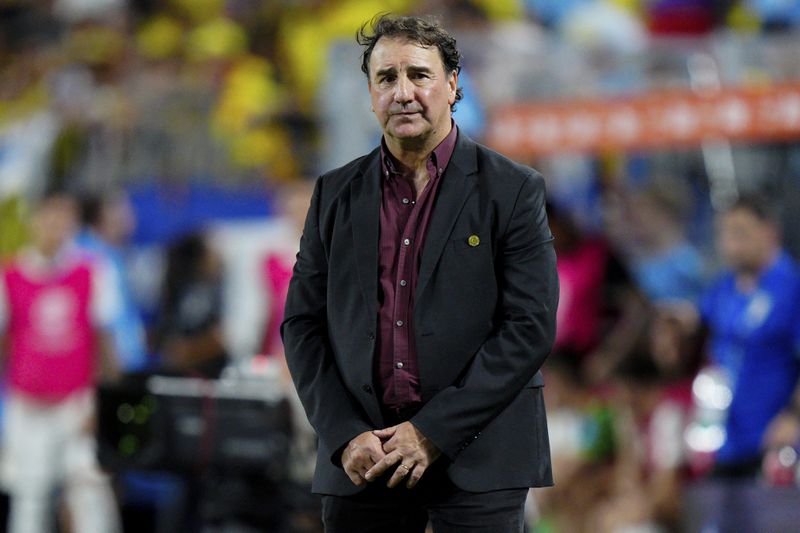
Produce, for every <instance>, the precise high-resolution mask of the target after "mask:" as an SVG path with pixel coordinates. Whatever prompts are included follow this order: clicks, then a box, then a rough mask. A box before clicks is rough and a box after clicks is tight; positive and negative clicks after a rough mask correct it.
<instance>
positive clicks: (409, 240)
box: [403, 239, 411, 246]
mask: <svg viewBox="0 0 800 533" xmlns="http://www.w3.org/2000/svg"><path fill="white" fill-rule="evenodd" d="M403 244H405V245H406V246H408V245H409V244H411V239H403Z"/></svg>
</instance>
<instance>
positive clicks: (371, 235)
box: [350, 149, 381, 317]
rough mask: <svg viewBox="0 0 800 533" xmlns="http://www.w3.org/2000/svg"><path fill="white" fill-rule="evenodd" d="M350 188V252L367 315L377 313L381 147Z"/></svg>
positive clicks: (364, 164)
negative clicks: (352, 254)
mask: <svg viewBox="0 0 800 533" xmlns="http://www.w3.org/2000/svg"><path fill="white" fill-rule="evenodd" d="M359 172H360V173H361V175H360V176H358V177H357V178H355V179H354V180H353V181H352V184H351V187H350V209H351V220H352V228H353V253H354V254H355V259H356V269H357V271H358V279H359V282H360V284H361V290H362V292H363V294H364V301H365V303H366V306H367V310H368V312H369V316H374V317H377V314H378V231H379V224H380V205H381V173H380V149H378V150H374V151H373V152H372V153H371V154H369V155H368V156H367V157H366V158H365V160H364V163H362V165H361V167H360V168H359Z"/></svg>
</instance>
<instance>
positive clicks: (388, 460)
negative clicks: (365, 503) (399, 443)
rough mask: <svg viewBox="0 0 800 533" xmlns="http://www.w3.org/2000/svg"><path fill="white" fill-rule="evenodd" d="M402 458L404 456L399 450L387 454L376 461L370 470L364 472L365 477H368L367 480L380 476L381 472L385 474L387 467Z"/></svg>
mask: <svg viewBox="0 0 800 533" xmlns="http://www.w3.org/2000/svg"><path fill="white" fill-rule="evenodd" d="M402 460H403V456H402V455H400V453H398V452H395V453H390V454H389V455H387V456H386V457H384V458H383V459H381V460H380V461H378V462H377V463H375V465H374V466H373V467H372V468H370V469H369V471H368V472H366V473H365V474H364V479H366V480H367V481H370V480H372V479H375V478H376V477H379V476H380V475H381V474H383V473H384V472H385V471H386V469H387V468H389V467H390V466H392V465H393V464H396V463H398V462H400V461H402Z"/></svg>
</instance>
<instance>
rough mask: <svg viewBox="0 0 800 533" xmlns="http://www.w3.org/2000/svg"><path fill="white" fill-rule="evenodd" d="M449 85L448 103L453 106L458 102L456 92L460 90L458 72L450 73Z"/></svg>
mask: <svg viewBox="0 0 800 533" xmlns="http://www.w3.org/2000/svg"><path fill="white" fill-rule="evenodd" d="M447 85H448V87H449V95H448V97H447V101H448V102H449V103H450V105H453V104H454V103H455V102H456V91H457V90H458V72H456V71H455V70H454V71H453V72H451V73H450V78H449V79H448V80H447Z"/></svg>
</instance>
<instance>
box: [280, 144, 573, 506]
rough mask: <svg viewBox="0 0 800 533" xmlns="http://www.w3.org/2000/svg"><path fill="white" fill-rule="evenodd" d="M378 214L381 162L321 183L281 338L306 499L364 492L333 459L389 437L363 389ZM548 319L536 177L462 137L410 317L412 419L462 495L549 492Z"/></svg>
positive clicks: (370, 339)
mask: <svg viewBox="0 0 800 533" xmlns="http://www.w3.org/2000/svg"><path fill="white" fill-rule="evenodd" d="M380 199H381V173H380V150H379V149H376V150H374V151H373V152H372V153H370V154H369V155H367V156H364V157H361V158H359V159H356V160H355V161H353V162H351V163H349V164H347V165H345V166H343V167H341V168H339V169H336V170H334V171H331V172H329V173H327V174H325V175H323V176H322V177H321V178H320V179H319V180H318V181H317V184H316V188H315V190H314V194H313V197H312V199H311V206H310V208H309V211H308V216H307V219H306V223H305V229H304V230H303V237H302V239H301V242H300V252H299V253H298V255H297V263H296V265H295V268H294V274H293V277H292V281H291V285H290V286H289V295H288V299H287V302H286V314H285V318H284V321H283V324H282V326H281V332H282V335H283V340H284V345H285V351H286V359H287V362H288V364H289V369H290V371H291V374H292V377H293V380H294V383H295V385H296V387H297V391H298V393H299V395H300V399H301V400H302V403H303V405H304V407H305V409H306V413H307V415H308V418H309V420H310V422H311V424H312V426H313V427H314V428H315V430H316V432H317V434H318V436H319V450H318V455H317V466H316V472H315V476H314V482H313V487H312V490H313V491H314V492H317V493H322V494H335V495H347V494H353V493H356V492H358V491H359V490H361V489H360V488H359V487H356V486H355V485H353V483H352V482H351V481H350V480H349V478H348V477H347V476H346V475H345V473H344V470H343V469H342V467H341V463H340V460H341V457H340V453H341V450H342V448H343V447H344V446H345V445H346V444H347V443H348V442H349V441H350V440H351V439H352V438H354V437H355V436H357V435H359V434H360V433H362V432H365V431H369V430H372V429H376V428H382V427H386V424H385V421H384V420H383V416H382V414H381V409H380V405H379V397H378V394H377V389H376V386H375V381H374V380H373V367H374V357H375V352H376V350H375V348H376V346H375V335H376V331H377V318H378V306H377V302H378V232H379V227H378V215H379V207H380ZM471 235H477V236H478V237H479V239H480V244H478V245H477V246H470V244H469V243H468V239H469V237H470V236H471ZM473 241H474V239H473ZM557 304H558V278H557V274H556V258H555V253H554V251H553V246H552V235H551V233H550V229H549V227H548V225H547V217H546V215H545V188H544V181H543V179H542V177H541V175H539V174H538V173H537V172H536V171H535V170H533V169H531V168H529V167H525V166H522V165H519V164H516V163H514V162H512V161H510V160H508V159H506V158H505V157H503V156H501V155H499V154H497V153H496V152H493V151H492V150H489V149H488V148H486V147H483V146H481V145H478V144H476V143H475V142H473V141H472V140H470V139H469V138H467V137H466V136H465V135H464V134H463V133H459V137H458V141H457V143H456V148H455V151H454V153H453V156H452V158H451V160H450V163H449V165H448V167H447V170H446V171H445V173H444V175H443V177H442V183H441V189H440V190H439V196H438V198H437V199H436V205H435V206H434V212H433V216H432V219H431V222H430V226H429V228H428V235H427V238H426V242H425V248H424V250H423V253H422V263H421V266H420V272H419V278H418V285H417V292H416V302H415V306H414V312H413V316H414V324H415V332H416V334H415V337H416V338H415V340H416V346H417V353H418V359H419V372H420V385H421V394H422V398H423V402H424V406H423V407H422V409H421V410H420V411H419V412H418V413H417V414H416V415H415V416H414V417H413V418H412V419H411V422H412V423H413V424H414V425H415V426H416V427H417V428H418V429H419V430H420V431H421V432H422V433H423V434H424V435H426V436H427V437H428V438H429V439H431V440H432V441H433V442H434V444H436V446H438V448H439V449H440V450H442V453H443V456H442V457H440V458H439V459H438V460H439V461H446V462H447V474H448V475H449V477H450V478H451V480H452V481H453V482H454V483H455V484H456V485H457V486H458V487H460V488H462V489H464V490H468V491H475V492H483V491H489V490H497V489H505V488H521V487H529V486H545V485H550V484H552V475H551V468H550V450H549V445H548V438H547V424H546V420H545V411H544V403H543V400H542V390H541V387H542V386H543V381H542V378H541V374H540V373H539V369H540V368H541V366H542V363H544V360H545V358H546V357H547V355H548V354H549V352H550V349H551V347H552V343H553V338H554V333H555V313H556V306H557Z"/></svg>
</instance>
